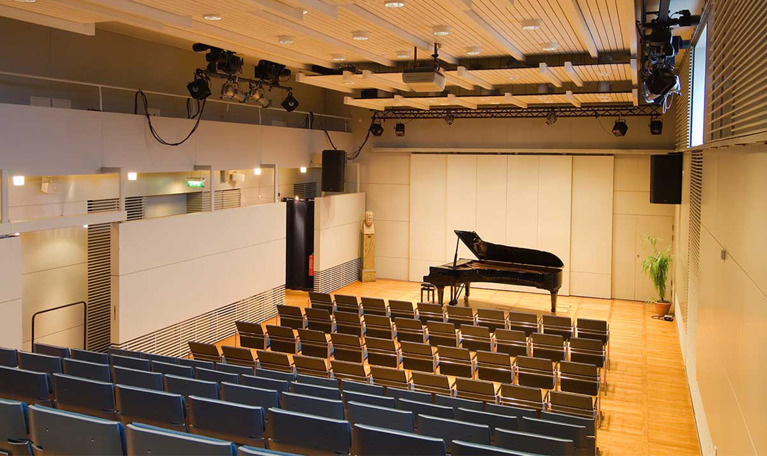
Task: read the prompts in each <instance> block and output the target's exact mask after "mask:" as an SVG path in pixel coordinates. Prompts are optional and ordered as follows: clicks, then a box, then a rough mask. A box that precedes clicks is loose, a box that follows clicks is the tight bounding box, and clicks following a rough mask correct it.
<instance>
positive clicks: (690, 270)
mask: <svg viewBox="0 0 767 456" xmlns="http://www.w3.org/2000/svg"><path fill="white" fill-rule="evenodd" d="M702 203H703V152H702V151H693V152H692V159H691V165H690V231H689V240H688V242H689V244H688V253H687V255H688V257H687V305H686V306H684V307H683V308H682V309H681V310H682V318H683V319H684V322H685V328H686V327H687V309H688V308H689V307H690V306H697V305H698V303H699V302H700V227H701V206H702Z"/></svg>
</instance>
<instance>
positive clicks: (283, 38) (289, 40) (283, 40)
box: [277, 35, 296, 44]
mask: <svg viewBox="0 0 767 456" xmlns="http://www.w3.org/2000/svg"><path fill="white" fill-rule="evenodd" d="M277 41H279V43H280V44H293V43H295V42H296V37H295V36H289V35H280V36H278V37H277Z"/></svg>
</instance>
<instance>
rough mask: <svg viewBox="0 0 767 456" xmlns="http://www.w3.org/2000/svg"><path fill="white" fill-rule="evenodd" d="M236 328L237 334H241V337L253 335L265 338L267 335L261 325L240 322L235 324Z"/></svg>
mask: <svg viewBox="0 0 767 456" xmlns="http://www.w3.org/2000/svg"><path fill="white" fill-rule="evenodd" d="M234 326H235V327H237V332H238V333H240V334H241V335H242V334H251V335H258V336H263V335H265V334H266V332H265V331H264V327H263V326H261V323H255V322H252V321H242V320H238V321H235V322H234Z"/></svg>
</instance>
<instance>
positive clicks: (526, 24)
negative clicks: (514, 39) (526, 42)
mask: <svg viewBox="0 0 767 456" xmlns="http://www.w3.org/2000/svg"><path fill="white" fill-rule="evenodd" d="M520 24H521V25H522V30H538V29H539V28H541V25H543V21H542V20H540V19H525V20H524V21H522V22H520Z"/></svg>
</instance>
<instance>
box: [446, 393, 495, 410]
mask: <svg viewBox="0 0 767 456" xmlns="http://www.w3.org/2000/svg"><path fill="white" fill-rule="evenodd" d="M434 403H435V404H437V405H442V406H445V407H453V410H454V411H455V410H457V409H459V408H461V407H463V408H465V409H469V410H484V409H485V404H483V403H482V401H473V400H471V399H463V398H459V397H452V396H445V395H442V394H437V395H435V396H434Z"/></svg>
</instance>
